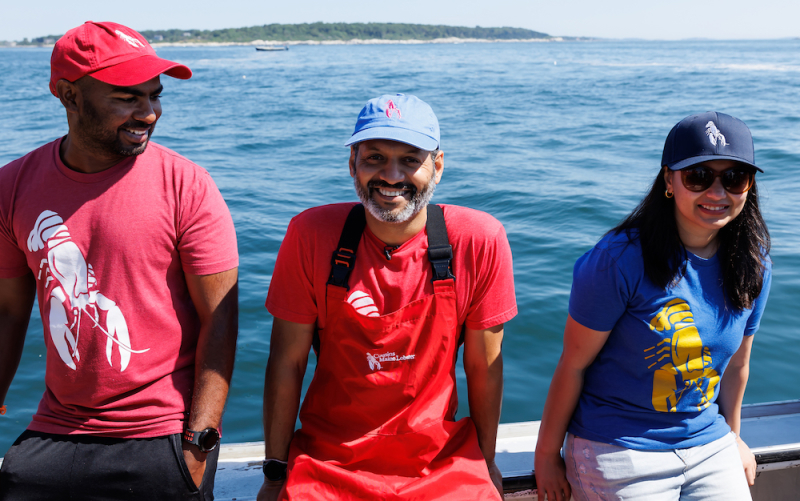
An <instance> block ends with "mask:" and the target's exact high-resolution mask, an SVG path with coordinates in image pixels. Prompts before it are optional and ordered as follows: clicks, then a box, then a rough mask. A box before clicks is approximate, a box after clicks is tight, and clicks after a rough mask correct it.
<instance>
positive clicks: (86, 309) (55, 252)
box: [28, 210, 149, 371]
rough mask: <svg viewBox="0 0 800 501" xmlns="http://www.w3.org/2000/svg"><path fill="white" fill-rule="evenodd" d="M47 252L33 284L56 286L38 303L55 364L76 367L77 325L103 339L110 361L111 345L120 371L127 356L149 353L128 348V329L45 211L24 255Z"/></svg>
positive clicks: (57, 221)
mask: <svg viewBox="0 0 800 501" xmlns="http://www.w3.org/2000/svg"><path fill="white" fill-rule="evenodd" d="M45 247H46V248H47V258H46V259H42V261H41V263H40V265H39V274H38V276H37V280H40V281H41V280H45V284H44V290H45V293H46V291H47V289H48V287H49V286H50V282H51V281H55V282H56V285H55V287H53V288H52V289H51V290H50V293H49V297H48V298H44V299H42V300H43V301H47V302H48V303H49V308H47V310H46V311H48V312H49V314H48V318H46V319H43V321H44V322H45V323H47V324H49V327H50V329H49V330H50V338H51V339H52V340H53V345H54V346H55V348H56V351H58V355H59V356H60V357H61V360H63V361H64V363H65V364H66V365H67V367H69V368H70V369H72V370H76V369H77V366H76V365H75V362H80V360H81V355H80V351H79V350H78V341H79V338H80V332H81V324H82V323H85V322H89V325H90V326H91V328H92V329H94V328H96V329H97V330H99V331H100V332H102V333H103V334H105V335H106V336H107V337H108V340H107V342H106V358H107V359H108V364H109V365H111V366H112V367H113V366H114V365H113V364H112V362H111V355H112V353H113V348H114V345H115V344H116V345H117V347H118V349H119V358H120V371H124V370H125V368H126V367H128V364H129V363H130V360H131V354H132V353H144V352H146V351H148V350H149V348H148V349H146V350H134V349H132V348H131V340H130V335H129V333H128V324H127V323H126V322H125V317H124V316H123V315H122V311H121V310H120V309H119V306H117V304H116V303H115V302H114V301H112V300H111V299H109V298H107V297H106V296H104V295H103V294H101V293H100V292H99V291H97V290H96V289H95V287H96V286H97V280H96V279H95V275H94V270H93V269H92V265H91V264H89V263H87V262H86V258H85V257H84V256H83V254H82V253H81V250H80V249H79V248H78V246H77V245H76V244H75V242H73V241H72V236H70V234H69V230H68V229H67V226H66V225H65V224H64V220H63V219H61V217H60V216H59V215H58V214H57V213H55V212H53V211H50V210H45V211H43V212H42V213H41V214H39V217H38V218H37V219H36V224H34V226H33V230H31V232H30V234H29V235H28V250H29V251H30V252H37V251H39V250H41V249H44V248H45ZM100 311H104V312H105V313H106V315H105V317H106V318H105V324H106V325H105V326H103V325H101V323H100Z"/></svg>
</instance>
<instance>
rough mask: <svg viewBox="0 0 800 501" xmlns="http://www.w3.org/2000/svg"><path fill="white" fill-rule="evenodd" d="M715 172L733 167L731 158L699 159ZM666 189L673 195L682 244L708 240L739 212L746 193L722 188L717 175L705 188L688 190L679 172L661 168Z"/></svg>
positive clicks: (714, 236) (688, 244)
mask: <svg viewBox="0 0 800 501" xmlns="http://www.w3.org/2000/svg"><path fill="white" fill-rule="evenodd" d="M702 165H706V166H708V167H710V168H711V169H713V170H714V171H716V172H721V171H723V170H725V169H729V168H731V167H734V166H736V162H734V161H732V160H710V161H707V162H703V164H702ZM664 180H665V181H666V183H667V191H670V192H672V193H674V194H675V221H676V223H677V225H678V232H679V234H680V236H681V240H683V243H684V245H687V247H688V246H690V245H691V242H693V241H694V242H697V241H711V240H713V239H715V238H716V234H717V232H719V230H720V229H722V228H724V227H725V225H727V224H728V223H730V222H731V221H733V220H734V219H735V218H736V216H738V215H739V213H740V212H742V208H743V207H744V203H745V201H746V200H747V192H744V193H740V194H736V193H730V192H728V191H727V190H725V188H723V187H722V180H721V179H720V178H719V177H717V178H716V179H714V183H713V184H712V185H711V187H710V188H708V189H707V190H705V191H701V192H694V191H689V190H688V189H686V187H685V186H684V185H683V182H682V180H681V173H680V171H672V170H669V169H667V168H665V170H664Z"/></svg>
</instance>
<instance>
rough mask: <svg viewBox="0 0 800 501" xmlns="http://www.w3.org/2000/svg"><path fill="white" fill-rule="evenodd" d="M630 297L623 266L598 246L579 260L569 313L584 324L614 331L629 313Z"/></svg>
mask: <svg viewBox="0 0 800 501" xmlns="http://www.w3.org/2000/svg"><path fill="white" fill-rule="evenodd" d="M629 297H630V293H629V290H628V282H627V280H626V278H625V276H624V275H623V273H622V269H621V268H620V266H619V265H618V263H617V261H616V260H615V259H614V258H613V257H612V256H611V255H610V254H609V253H608V251H607V250H606V249H603V248H600V247H597V246H595V247H594V248H593V249H592V250H590V251H589V252H587V253H586V254H584V255H583V256H581V257H580V258H579V259H578V261H577V262H575V267H574V269H573V272H572V291H571V292H570V295H569V315H570V316H571V317H572V319H573V320H575V321H576V322H578V323H579V324H581V325H582V326H584V327H587V328H589V329H592V330H596V331H600V332H605V331H610V330H611V329H612V328H614V325H616V323H617V320H619V318H620V317H621V316H622V315H623V314H624V313H625V309H626V308H627V306H628V299H629Z"/></svg>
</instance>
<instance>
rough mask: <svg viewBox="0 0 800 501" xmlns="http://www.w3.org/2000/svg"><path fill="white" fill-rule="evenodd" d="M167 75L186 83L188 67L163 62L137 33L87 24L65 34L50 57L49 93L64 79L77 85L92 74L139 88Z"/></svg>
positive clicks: (121, 28)
mask: <svg viewBox="0 0 800 501" xmlns="http://www.w3.org/2000/svg"><path fill="white" fill-rule="evenodd" d="M162 73H166V74H167V75H169V76H171V77H175V78H180V79H182V80H186V79H188V78H191V77H192V70H190V69H189V68H188V67H186V66H184V65H182V64H178V63H175V62H173V61H168V60H166V59H162V58H160V57H158V56H157V55H156V51H155V50H154V49H153V48H152V47H151V46H150V44H149V43H147V40H145V39H144V37H143V36H142V35H140V34H139V33H137V32H136V31H134V30H132V29H130V28H128V27H127V26H123V25H121V24H117V23H95V22H93V21H86V22H85V23H84V24H82V25H80V26H78V27H77V28H73V29H71V30H69V31H68V32H66V33H65V34H64V36H63V37H61V38H60V39H59V40H58V42H56V45H55V47H53V55H52V56H51V57H50V92H52V93H53V95H54V96H56V97H58V94H57V93H56V82H58V81H59V80H61V79H62V78H64V79H66V80H68V81H70V82H74V81H75V80H78V79H79V78H81V77H83V76H86V75H91V76H92V78H96V79H97V80H100V81H101V82H105V83H107V84H111V85H118V86H120V87H128V86H131V85H139V84H140V83H143V82H146V81H148V80H150V79H152V78H155V77H157V76H158V75H160V74H162Z"/></svg>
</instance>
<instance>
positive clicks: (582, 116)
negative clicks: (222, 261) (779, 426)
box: [0, 40, 800, 456]
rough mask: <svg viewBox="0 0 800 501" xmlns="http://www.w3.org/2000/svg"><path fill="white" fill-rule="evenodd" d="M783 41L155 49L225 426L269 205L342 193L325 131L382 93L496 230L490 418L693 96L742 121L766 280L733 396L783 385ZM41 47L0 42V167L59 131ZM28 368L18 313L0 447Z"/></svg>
mask: <svg viewBox="0 0 800 501" xmlns="http://www.w3.org/2000/svg"><path fill="white" fill-rule="evenodd" d="M799 49H800V41H798V40H785V41H760V42H720V41H717V42H709V41H702V42H700V41H698V42H610V41H609V42H591V43H577V42H576V43H572V42H564V43H517V44H514V43H506V44H489V43H486V44H482V43H475V44H473V43H470V44H454V45H434V44H428V45H388V46H297V47H292V48H291V50H289V51H288V52H280V53H274V52H272V53H270V52H267V53H264V52H261V53H258V52H256V51H255V50H253V48H252V47H217V48H160V49H158V52H159V54H160V55H162V56H163V57H167V58H170V59H173V60H177V61H180V62H182V63H184V64H187V65H188V66H189V67H191V68H192V69H193V70H194V78H192V79H191V80H189V81H177V80H173V79H171V78H168V77H164V78H163V79H162V81H163V83H164V87H165V91H164V94H163V98H162V102H163V107H164V114H163V116H162V117H161V120H160V122H159V125H158V128H157V130H156V133H155V136H154V140H155V141H157V142H159V143H161V144H163V145H165V146H167V147H169V148H172V149H174V150H176V151H177V152H179V153H181V154H183V155H185V156H187V157H188V158H190V159H192V160H194V161H195V162H197V163H198V164H200V165H202V166H204V167H205V168H207V169H208V170H209V171H210V172H211V174H212V176H213V177H214V179H215V180H216V182H217V184H218V185H219V187H220V190H221V191H222V194H223V196H224V197H225V199H226V200H227V202H228V205H229V207H230V209H231V212H232V214H233V219H234V221H235V223H236V227H237V234H238V239H239V250H240V254H241V265H240V276H241V285H240V286H241V303H240V311H241V317H240V326H241V331H240V334H239V346H238V352H237V360H236V370H235V372H234V377H233V383H232V387H231V392H230V398H229V401H228V412H227V413H226V415H225V440H226V441H227V442H239V441H254V440H261V438H262V436H261V424H260V422H261V401H262V391H263V376H264V368H265V366H266V362H267V357H268V354H269V337H270V328H271V325H272V318H271V317H270V315H269V314H268V313H267V311H266V310H265V309H264V299H265V297H266V293H267V288H268V287H269V283H270V278H271V274H272V269H273V266H274V263H275V256H276V254H277V251H278V248H279V246H280V243H281V240H282V238H283V235H284V232H285V230H286V227H287V225H288V223H289V220H290V218H291V217H292V216H293V215H295V214H297V213H298V212H300V211H302V210H304V209H306V208H309V207H313V206H316V205H320V204H327V203H333V202H342V201H351V200H355V199H356V197H355V193H354V191H353V188H352V183H351V180H350V177H349V175H348V171H347V158H348V149H347V148H344V147H342V143H343V142H344V141H345V140H346V139H347V138H348V137H349V136H350V134H351V133H352V127H353V125H354V123H355V119H356V116H357V114H358V111H359V110H360V108H361V107H362V106H363V104H364V102H366V100H367V99H369V98H371V97H375V96H377V95H380V94H384V93H395V92H403V93H410V94H416V95H418V96H419V97H421V98H422V99H424V100H425V101H427V102H429V103H430V104H431V105H432V107H433V108H434V110H435V112H436V114H437V115H438V117H439V120H440V124H441V130H442V149H443V150H444V152H445V174H444V178H443V181H442V183H441V184H440V185H439V186H438V188H437V191H436V195H435V197H434V201H436V202H441V203H451V204H460V205H466V206H469V207H473V208H476V209H480V210H483V211H486V212H489V213H491V214H493V215H494V216H495V217H497V218H498V219H499V220H500V221H501V222H502V223H503V224H504V225H505V228H506V230H507V232H508V237H509V240H510V242H511V248H512V251H513V254H514V272H515V284H516V291H517V302H518V305H519V315H518V316H517V317H516V318H515V319H514V320H512V321H511V322H509V323H508V324H506V337H505V342H504V361H505V380H506V386H505V395H504V404H503V415H502V421H503V422H515V421H529V420H535V419H539V418H540V417H541V412H542V406H543V404H544V400H545V397H546V394H547V388H548V383H549V381H550V377H551V375H552V373H553V370H554V368H555V365H556V362H557V360H558V357H559V354H560V351H561V336H562V333H563V328H564V324H565V320H566V316H567V300H568V297H569V291H570V283H571V277H572V266H573V264H574V262H575V260H576V259H577V258H578V257H579V256H580V255H581V254H583V253H584V252H585V251H586V250H588V249H589V248H590V247H591V246H592V245H593V244H594V243H595V242H596V241H597V240H598V239H599V238H600V237H601V236H602V235H603V233H605V232H606V231H607V230H608V229H609V228H610V227H612V226H613V225H614V224H615V223H616V222H618V221H619V220H620V219H621V218H622V217H624V216H625V215H626V214H627V213H628V212H629V211H630V210H631V209H632V208H633V207H634V206H635V204H636V203H637V202H638V201H639V199H640V198H641V197H642V195H643V193H644V192H645V190H647V189H648V188H649V186H650V184H651V183H652V181H653V179H654V178H655V175H656V174H657V173H658V171H659V161H660V158H661V149H662V147H663V142H664V139H665V137H666V135H667V132H669V129H670V128H671V127H672V125H674V124H675V123H676V122H677V121H678V120H680V119H681V118H683V117H684V116H686V115H688V114H691V113H694V112H702V111H707V110H718V111H723V112H726V113H729V114H732V115H734V116H737V117H739V118H742V119H743V120H744V121H745V122H746V123H747V124H748V125H749V126H750V128H751V129H752V131H753V136H754V138H755V144H756V161H757V163H758V164H759V165H761V166H762V167H763V169H764V171H765V172H764V173H763V174H759V175H758V183H759V190H760V194H761V196H762V206H763V211H764V214H765V217H766V220H767V222H768V225H769V228H770V231H771V234H772V237H773V247H772V259H773V261H774V279H773V284H772V293H771V295H770V300H769V304H768V306H767V310H766V313H765V315H764V318H763V322H762V324H761V330H760V331H759V332H758V334H757V338H756V342H755V346H754V350H753V354H752V361H751V369H752V370H751V376H750V383H749V385H748V389H747V393H746V395H745V402H748V403H752V402H766V401H774V400H784V399H793V398H800V390H798V388H797V382H798V381H800V363H798V361H800V342H798V340H800V328H798V321H797V318H796V317H794V314H795V313H797V311H798V310H797V307H796V304H797V301H798V300H800V236H798V231H797V229H798V223H800V205H798V204H797V203H796V202H795V201H796V200H797V198H798V194H799V193H800V174H798V171H797V168H798V165H800V104H798V103H800V98H799V96H798V90H797V89H798V87H797V82H798V77H800V62H798V60H797V53H798V50H799ZM49 57H50V50H49V49H45V48H26V49H0V131H2V136H3V140H2V141H0V165H4V164H6V163H7V162H9V161H11V160H13V159H15V158H17V157H19V156H21V155H23V154H25V153H27V152H28V151H30V150H32V149H34V148H36V147H38V146H39V145H41V144H44V143H46V142H48V141H51V140H52V139H55V138H57V137H59V136H60V135H63V134H64V133H66V130H67V128H66V120H65V114H64V111H63V109H62V107H61V105H60V103H59V102H58V100H57V99H55V98H54V97H53V96H52V95H50V93H49V92H48V89H47V82H48V78H49ZM35 310H36V309H35ZM35 314H36V313H35ZM0 349H3V348H2V347H0ZM311 360H312V363H313V356H312V357H311ZM44 366H45V365H44V341H43V335H42V328H41V320H40V319H39V318H38V316H36V317H34V318H33V320H32V322H31V326H30V328H29V332H28V335H27V338H26V344H25V351H24V354H23V357H22V362H21V364H20V368H19V370H18V371H17V375H16V378H15V379H14V382H13V384H12V386H11V390H10V392H9V395H8V397H7V399H6V404H7V405H8V407H9V413H8V414H7V415H6V416H4V417H0V456H1V455H3V454H4V453H5V451H6V450H7V448H8V447H9V445H10V444H11V443H12V442H13V440H14V439H15V438H16V437H17V435H18V434H19V433H21V432H22V430H24V428H25V427H26V425H27V424H28V422H29V421H30V418H31V416H32V414H33V413H34V412H35V411H36V407H37V403H38V401H39V398H40V396H41V394H42V392H43V390H44V382H43V373H44ZM312 373H313V367H309V370H308V371H307V378H306V385H307V384H308V382H309V380H310V376H311V374H312ZM459 378H460V379H459V383H460V384H459V389H460V395H461V402H462V406H461V410H460V412H459V414H460V415H465V414H466V413H467V405H466V386H465V380H464V377H463V372H459Z"/></svg>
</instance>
